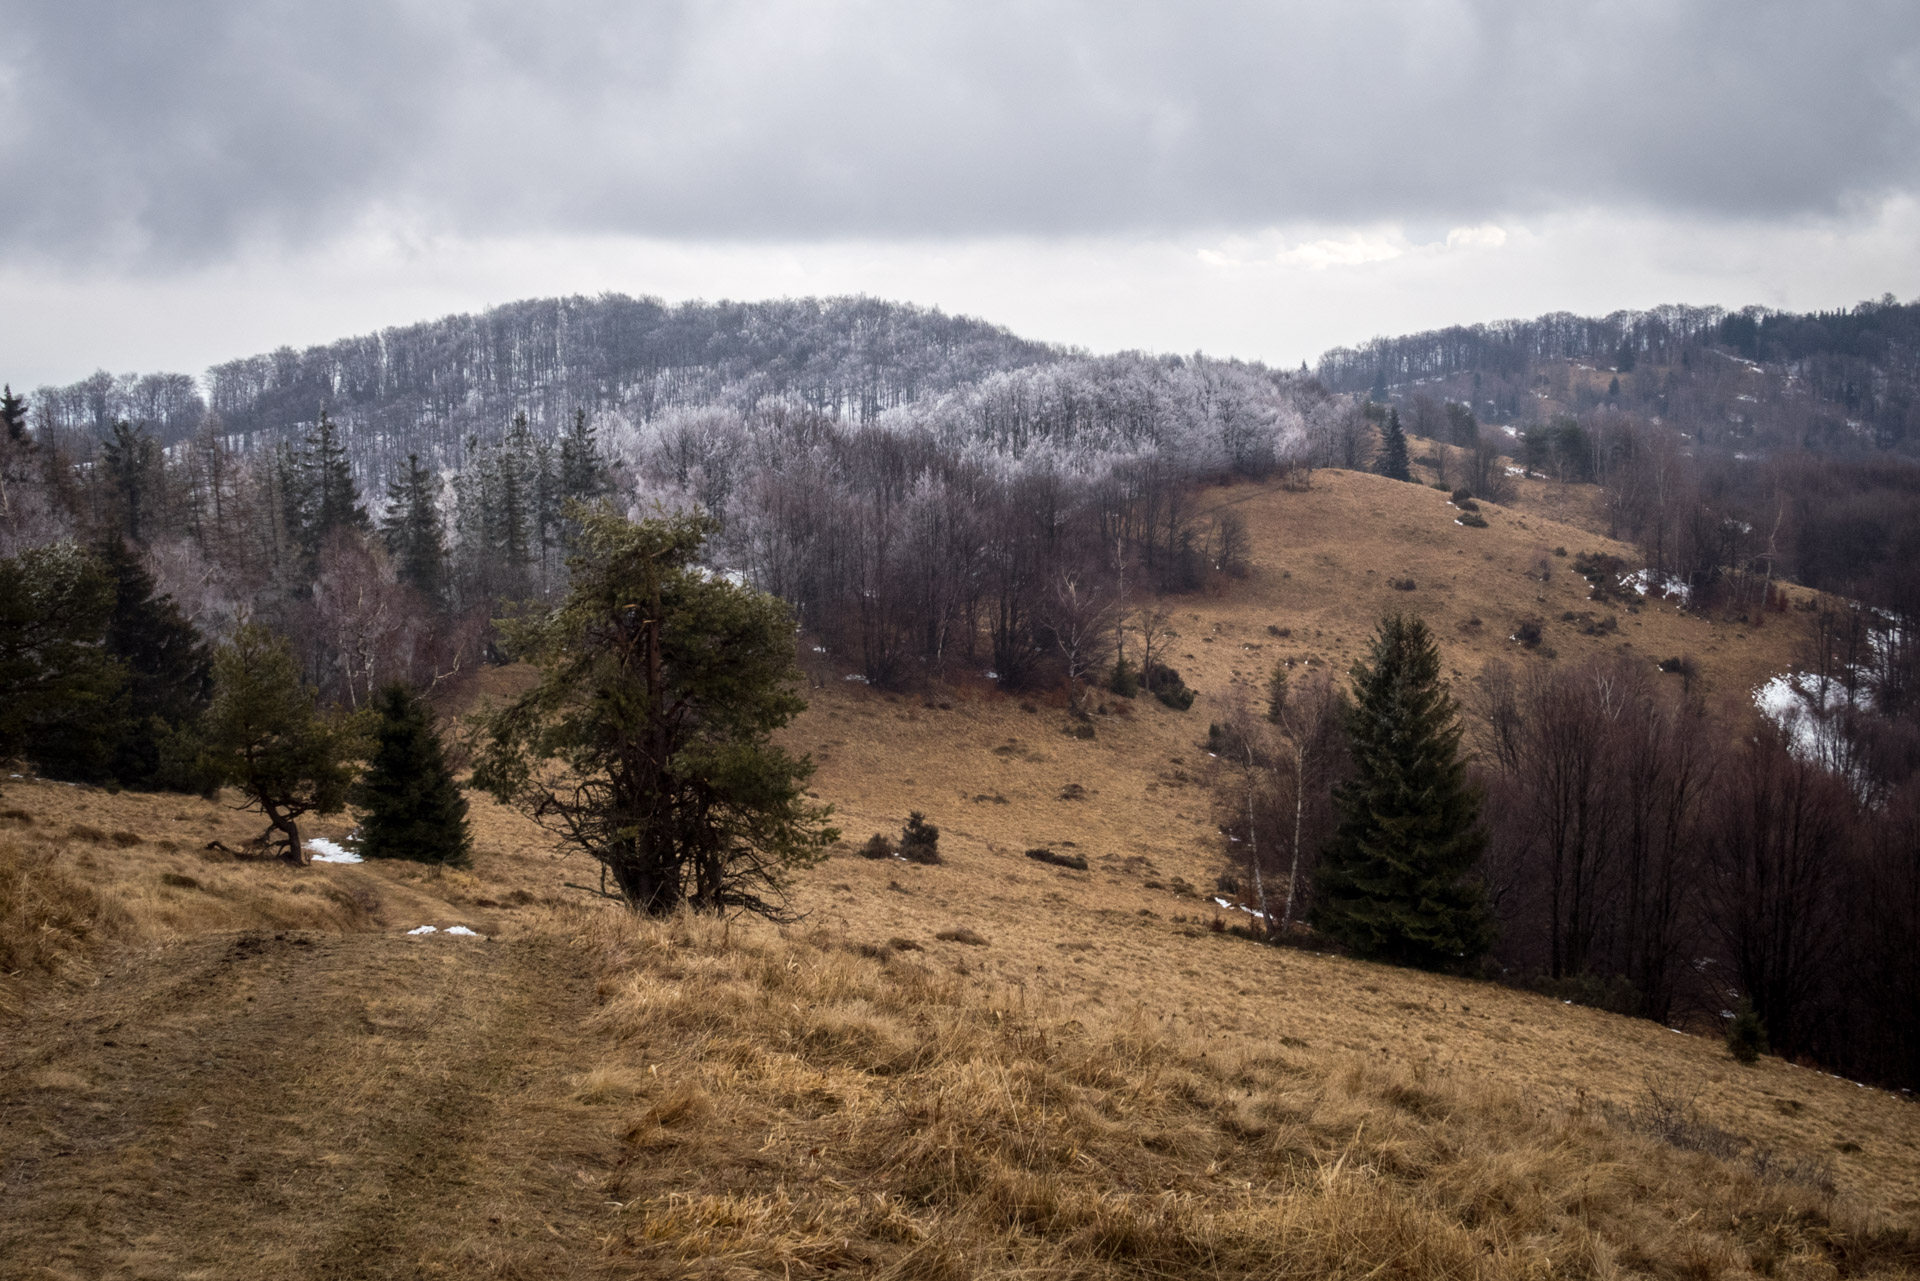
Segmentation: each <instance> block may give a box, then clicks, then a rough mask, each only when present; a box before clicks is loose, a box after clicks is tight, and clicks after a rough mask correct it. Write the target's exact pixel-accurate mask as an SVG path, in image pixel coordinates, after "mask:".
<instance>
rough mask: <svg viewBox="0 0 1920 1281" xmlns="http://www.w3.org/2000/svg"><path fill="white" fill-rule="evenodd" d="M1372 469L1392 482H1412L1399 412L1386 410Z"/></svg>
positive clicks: (1411, 472) (1404, 434)
mask: <svg viewBox="0 0 1920 1281" xmlns="http://www.w3.org/2000/svg"><path fill="white" fill-rule="evenodd" d="M1373 469H1374V470H1375V471H1377V472H1379V473H1380V474H1381V475H1382V476H1390V477H1392V478H1393V479H1394V480H1412V479H1413V469H1412V467H1411V465H1410V461H1409V459H1408V457H1407V433H1406V431H1405V429H1404V428H1402V427H1401V426H1400V411H1399V410H1397V409H1389V410H1387V420H1386V422H1385V423H1383V424H1381V427H1380V452H1379V454H1378V455H1376V456H1375V457H1374V460H1373Z"/></svg>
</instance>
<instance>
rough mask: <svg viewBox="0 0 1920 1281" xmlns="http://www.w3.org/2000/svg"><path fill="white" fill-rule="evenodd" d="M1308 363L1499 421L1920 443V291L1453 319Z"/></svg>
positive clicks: (1344, 383)
mask: <svg viewBox="0 0 1920 1281" xmlns="http://www.w3.org/2000/svg"><path fill="white" fill-rule="evenodd" d="M1569 366H1572V367H1573V368H1574V370H1575V372H1576V374H1577V372H1578V371H1579V370H1581V369H1585V370H1586V371H1587V372H1590V373H1591V372H1597V373H1599V374H1600V377H1598V378H1597V379H1584V380H1583V379H1580V378H1578V377H1577V376H1576V377H1575V379H1574V381H1575V382H1576V383H1584V384H1587V385H1583V386H1580V387H1577V388H1574V389H1573V390H1574V394H1573V395H1572V396H1569V395H1567V394H1566V393H1567V392H1568V387H1567V382H1568V378H1567V370H1568V367H1569ZM1317 373H1318V375H1319V377H1320V380H1321V381H1322V382H1324V383H1325V384H1326V385H1327V386H1328V387H1329V388H1331V389H1333V390H1336V391H1349V392H1360V391H1368V390H1374V391H1375V392H1376V393H1378V394H1379V395H1380V397H1381V398H1385V394H1386V393H1388V392H1390V391H1391V392H1395V393H1398V394H1402V395H1405V394H1410V393H1412V392H1413V391H1414V389H1415V388H1419V389H1422V390H1423V391H1424V392H1425V393H1426V394H1428V395H1430V396H1435V397H1446V398H1451V399H1457V400H1461V401H1471V403H1472V405H1473V408H1474V410H1475V412H1476V413H1478V414H1479V415H1480V416H1481V417H1482V418H1484V419H1490V420H1492V421H1495V422H1501V423H1508V422H1517V423H1532V422H1537V421H1544V420H1545V418H1546V417H1547V416H1548V415H1549V414H1550V413H1579V412H1583V411H1586V410H1590V409H1599V408H1617V409H1623V410H1630V411H1637V412H1641V413H1646V414H1654V415H1663V416H1666V417H1668V418H1670V419H1674V420H1676V421H1674V423H1673V425H1675V426H1678V427H1680V428H1681V429H1682V430H1686V431H1688V432H1690V433H1695V434H1699V435H1701V437H1702V439H1703V440H1705V441H1707V442H1708V443H1712V442H1713V441H1714V440H1716V439H1718V440H1720V441H1721V443H1726V444H1729V445H1730V446H1731V447H1736V448H1743V447H1758V448H1771V449H1792V448H1807V449H1819V450H1825V451H1842V450H1860V449H1870V448H1882V449H1894V450H1901V451H1904V452H1914V451H1916V450H1920V302H1915V303H1909V304H1905V305H1902V304H1900V303H1898V302H1896V301H1895V300H1894V299H1893V296H1892V295H1888V296H1887V297H1885V298H1883V299H1882V300H1881V301H1879V302H1864V303H1861V304H1860V305H1858V306H1856V307H1853V308H1851V309H1848V310H1843V311H1834V312H1819V313H1806V314H1795V313H1791V312H1780V311H1770V310H1768V309H1766V308H1762V307H1748V308H1746V309H1744V310H1742V311H1738V312H1727V311H1723V310H1722V309H1720V308H1718V307H1679V306H1669V307H1656V308H1654V309H1652V310H1650V311H1617V312H1614V313H1613V314H1612V315H1609V316H1605V317H1583V316H1575V315H1572V314H1570V313H1567V312H1554V313H1551V314H1549V315H1545V316H1540V317H1538V318H1537V319H1534V320H1504V321H1496V322H1493V323H1491V324H1475V325H1453V326H1449V327H1447V328H1445V329H1435V330H1428V331H1426V332H1423V333H1417V334H1407V335H1404V336H1401V337H1397V338H1376V339H1374V340H1373V341H1371V342H1369V343H1366V344H1363V345H1362V346H1359V347H1340V348H1335V349H1334V350H1332V351H1329V352H1327V353H1326V354H1325V355H1324V356H1322V357H1321V358H1320V363H1319V366H1318V369H1317ZM1756 373H1759V374H1764V375H1765V377H1763V378H1755V377H1753V375H1754V374H1756ZM1610 375H1611V376H1617V380H1618V381H1617V385H1614V380H1613V378H1611V377H1609V376H1610Z"/></svg>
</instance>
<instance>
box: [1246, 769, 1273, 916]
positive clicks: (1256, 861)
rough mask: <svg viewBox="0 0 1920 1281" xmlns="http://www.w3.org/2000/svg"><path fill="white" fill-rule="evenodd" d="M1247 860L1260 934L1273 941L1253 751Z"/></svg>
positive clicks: (1248, 788) (1249, 792) (1248, 791)
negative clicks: (1256, 818)
mask: <svg viewBox="0 0 1920 1281" xmlns="http://www.w3.org/2000/svg"><path fill="white" fill-rule="evenodd" d="M1247 860H1248V861H1249V862H1250V863H1251V864H1252V865H1253V906H1254V909H1255V910H1256V911H1258V912H1259V913H1260V932H1261V933H1262V934H1263V935H1265V936H1266V938H1267V939H1268V940H1269V941H1271V940H1272V938H1273V934H1274V930H1273V918H1272V917H1271V916H1268V915H1267V883H1266V880H1265V879H1264V878H1263V877H1262V876H1261V875H1260V841H1259V839H1258V836H1257V834H1256V832H1255V829H1254V822H1253V749H1252V748H1251V747H1249V748H1248V749H1247Z"/></svg>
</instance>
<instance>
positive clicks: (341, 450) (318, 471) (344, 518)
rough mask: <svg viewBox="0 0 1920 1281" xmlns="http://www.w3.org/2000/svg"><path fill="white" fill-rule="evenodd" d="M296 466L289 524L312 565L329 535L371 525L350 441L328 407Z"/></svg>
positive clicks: (322, 413)
mask: <svg viewBox="0 0 1920 1281" xmlns="http://www.w3.org/2000/svg"><path fill="white" fill-rule="evenodd" d="M296 467H297V472H298V474H297V477H296V479H295V481H294V485H295V490H294V493H293V494H292V495H291V496H290V501H289V502H288V512H289V515H291V516H293V517H294V518H293V519H291V520H289V522H288V524H289V525H291V526H292V527H293V530H294V534H295V538H296V540H297V541H298V542H299V544H300V550H301V552H302V553H303V554H305V556H306V558H307V564H308V565H309V566H311V565H312V564H313V563H314V561H315V560H316V559H317V558H318V557H319V555H320V548H321V546H322V544H324V543H325V542H326V541H327V535H329V534H331V533H333V532H334V531H335V530H339V529H352V530H359V531H361V532H365V531H366V530H367V529H369V528H370V526H369V524H368V522H367V509H366V508H365V507H362V506H361V505H360V491H359V489H358V488H356V487H355V485H354V483H353V468H352V466H351V464H350V463H349V462H348V459H347V446H346V442H345V441H343V440H341V439H340V429H339V427H338V426H337V425H336V424H335V423H334V421H333V418H332V416H331V415H330V414H328V413H327V411H326V410H324V409H322V410H321V411H320V421H319V422H318V423H316V424H315V425H314V429H313V434H312V435H310V436H308V437H307V442H306V448H305V449H304V450H302V451H301V453H300V455H299V458H298V459H297V462H296Z"/></svg>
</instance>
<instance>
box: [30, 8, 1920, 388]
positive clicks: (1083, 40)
mask: <svg viewBox="0 0 1920 1281" xmlns="http://www.w3.org/2000/svg"><path fill="white" fill-rule="evenodd" d="M0 33H4V34H3V35H0V377H4V378H6V379H8V380H10V381H12V382H13V383H14V384H15V385H16V386H32V385H35V384H37V383H41V382H48V381H62V382H64V381H71V380H72V379H75V378H78V377H81V376H83V375H85V374H87V373H88V372H90V371H92V370H93V369H95V368H98V367H103V366H104V367H106V368H109V369H113V370H116V371H124V370H131V369H142V370H146V369H155V368H162V367H164V368H170V369H184V370H187V371H188V372H200V371H202V370H204V368H205V367H206V366H207V365H208V364H210V363H212V362H214V361H217V360H221V359H225V358H228V357H232V356H236V355H241V354H246V353H249V352H253V351H258V350H264V349H267V348H271V347H274V346H277V345H279V344H282V343H292V344H294V345H301V344H304V343H309V342H317V341H324V340H326V339H329V338H334V337H340V336H344V335H346V334H348V333H353V332H362V331H366V330H370V329H375V328H379V327H381V326H384V325H389V324H401V323H406V322H408V321H412V320H418V319H424V318H427V317H430V316H435V315H440V314H444V313H446V312H448V311H455V310H469V309H473V308H478V307H482V306H485V305H488V304H491V303H498V302H506V301H509V300H511V299H514V298H519V297H526V296H531V295H544V294H553V293H562V292H588V293H595V292H599V291H601V290H619V291H623V292H628V293H651V294H657V295H660V296H663V297H666V298H669V299H682V298H689V297H720V296H727V297H734V298H757V297H770V296H779V295H791V294H803V293H845V292H864V293H871V294H877V295H881V296H884V297H889V298H898V299H905V300H911V301H914V302H919V303H924V304H929V305H934V304H937V305H939V306H942V307H945V308H947V309H948V310H950V311H964V312H969V313H973V314H977V315H982V316H985V317H987V318H989V319H992V320H995V321H998V322H1001V323H1004V324H1008V325H1010V326H1012V327H1013V328H1015V329H1016V330H1019V331H1020V332H1022V333H1025V334H1028V335H1031V336H1034V337H1040V338H1048V339H1053V340H1057V341H1063V342H1071V343H1077V344H1081V345H1084V346H1088V347H1092V348H1095V349H1101V350H1106V349H1113V348H1120V347H1144V348H1150V349H1157V350H1178V351H1188V350H1195V349H1204V350H1207V351H1210V352H1216V353H1220V354H1226V355H1240V356H1248V357H1255V358H1261V359H1266V360H1270V361H1274V362H1278V363H1284V364H1289V365H1292V364H1297V363H1298V362H1299V361H1301V360H1302V359H1311V358H1313V357H1314V356H1316V355H1317V354H1318V353H1319V352H1320V351H1321V350H1323V349H1324V348H1326V347H1328V346H1331V345H1334V344H1338V343H1347V342H1354V341H1359V340H1363V339H1365V338H1367V337H1369V336H1371V335H1373V334H1376V333H1398V332H1404V331H1407V330H1412V329H1418V328H1424V327H1428V326H1432V325H1437V324H1444V323H1450V322H1453V321H1470V320H1476V319H1496V318H1499V317H1502V316H1512V315H1533V314H1537V313H1539V312H1543V311H1548V310H1556V309H1567V310H1573V311H1580V312H1605V311H1609V310H1612V309H1614V308H1618V307H1644V306H1650V305H1653V304H1656V303H1661V302H1694V303H1719V304H1722V305H1734V306H1737V305H1741V304H1744V303H1748V302H1758V303H1764V304H1767V305H1771V306H1781V307H1795V308H1813V307H1832V306H1840V305H1846V304H1850V303H1852V302H1856V301H1858V300H1860V299H1862V298H1866V297H1879V296H1880V295H1882V294H1883V293H1887V292H1891V293H1893V294H1895V295H1896V296H1898V297H1900V298H1901V299H1902V300H1911V299H1914V298H1915V297H1916V296H1920V4H1916V3H1914V2H1913V0H1904V2H1901V3H1894V2H1887V3H1879V2H1876V0H1828V2H1826V3H1818V4H1815V3H1805V2H1801V3H1771V2H1769V0H1740V2H1739V3H1688V2H1687V0H1610V2H1609V3H1604V4H1602V3H1592V4H1577V3H1548V4H1542V3H1539V0H1531V2H1522V0H1456V2H1452V3H1448V2H1445V0H1430V2H1426V3H1368V2H1367V0H1331V2H1328V3H1265V4H1255V3H1224V2H1223V3H1207V2H1205V0H1181V2H1180V3H1163V4H1146V3H1131V2H1130V0H1089V2H1087V3H1070V2H1064V0H1062V2H1057V3H1046V2H1043V0H1030V2H1028V3H1019V4H1014V3H997V2H995V0H964V2H962V3H953V4H944V3H917V2H915V0H875V2H873V3H853V2H842V3H833V2H829V0H820V2H814V3H729V2H727V0H681V2H676V0H618V2H615V0H578V2H577V3H544V4H543V3H540V2H539V0H497V2H496V0H476V2H473V3H466V4H458V5H456V4H452V3H430V2H427V0H329V3H326V4H314V3H310V2H303V3H297V4H296V3H291V2H286V0H280V2H276V0H170V2H169V3H166V4H130V3H126V0H111V2H109V0H0Z"/></svg>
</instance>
